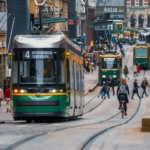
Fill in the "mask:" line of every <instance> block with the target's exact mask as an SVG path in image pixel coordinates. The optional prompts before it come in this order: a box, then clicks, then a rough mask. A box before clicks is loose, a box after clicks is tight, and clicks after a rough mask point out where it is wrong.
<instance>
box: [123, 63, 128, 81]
mask: <svg viewBox="0 0 150 150" xmlns="http://www.w3.org/2000/svg"><path fill="white" fill-rule="evenodd" d="M123 73H124V76H125V79H126V78H128V80H129V77H128V74H129V70H128V67H127V66H126V65H125V66H124V69H123Z"/></svg>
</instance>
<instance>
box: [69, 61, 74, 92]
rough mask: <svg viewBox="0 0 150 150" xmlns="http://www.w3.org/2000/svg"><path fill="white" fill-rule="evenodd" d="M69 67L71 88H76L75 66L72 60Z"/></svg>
mask: <svg viewBox="0 0 150 150" xmlns="http://www.w3.org/2000/svg"><path fill="white" fill-rule="evenodd" d="M69 69H70V72H69V74H70V76H69V81H70V89H71V90H74V68H73V61H72V60H69Z"/></svg>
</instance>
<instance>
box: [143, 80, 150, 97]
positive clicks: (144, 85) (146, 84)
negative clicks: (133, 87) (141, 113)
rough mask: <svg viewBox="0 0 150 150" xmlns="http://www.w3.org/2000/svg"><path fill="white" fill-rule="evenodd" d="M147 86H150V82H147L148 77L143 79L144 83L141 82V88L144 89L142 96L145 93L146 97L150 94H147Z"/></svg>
mask: <svg viewBox="0 0 150 150" xmlns="http://www.w3.org/2000/svg"><path fill="white" fill-rule="evenodd" d="M147 86H149V84H148V82H147V79H146V78H144V80H143V81H142V83H141V88H142V89H143V94H142V98H143V96H144V94H145V95H146V97H147V96H148V95H147V94H146V87H147ZM149 87H150V86H149Z"/></svg>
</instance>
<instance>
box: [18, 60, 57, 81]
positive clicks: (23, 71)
mask: <svg viewBox="0 0 150 150" xmlns="http://www.w3.org/2000/svg"><path fill="white" fill-rule="evenodd" d="M56 68H57V64H56V61H55V60H47V59H32V60H22V61H20V83H25V84H55V83H56V75H57V69H56Z"/></svg>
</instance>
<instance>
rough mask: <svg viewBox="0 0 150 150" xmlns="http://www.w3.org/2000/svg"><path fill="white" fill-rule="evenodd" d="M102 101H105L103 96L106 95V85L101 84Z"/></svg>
mask: <svg viewBox="0 0 150 150" xmlns="http://www.w3.org/2000/svg"><path fill="white" fill-rule="evenodd" d="M101 90H102V97H101V98H102V99H105V95H106V83H105V82H103V85H102V89H101Z"/></svg>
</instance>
